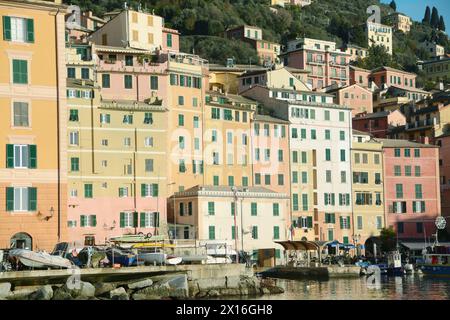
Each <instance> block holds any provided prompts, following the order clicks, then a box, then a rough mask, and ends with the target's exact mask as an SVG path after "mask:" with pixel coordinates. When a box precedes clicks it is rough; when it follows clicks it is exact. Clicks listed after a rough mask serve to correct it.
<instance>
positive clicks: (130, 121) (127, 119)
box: [122, 114, 133, 124]
mask: <svg viewBox="0 0 450 320" xmlns="http://www.w3.org/2000/svg"><path fill="white" fill-rule="evenodd" d="M122 122H123V123H125V124H133V115H132V114H126V115H124V116H123V120H122Z"/></svg>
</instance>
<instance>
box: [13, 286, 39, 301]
mask: <svg viewBox="0 0 450 320" xmlns="http://www.w3.org/2000/svg"><path fill="white" fill-rule="evenodd" d="M38 289H39V288H37V287H30V288H22V289H18V290H14V291H12V292H11V293H10V294H9V296H8V297H7V298H6V299H8V300H27V299H28V297H29V296H30V295H31V294H32V293H33V292H36V291H37V290H38Z"/></svg>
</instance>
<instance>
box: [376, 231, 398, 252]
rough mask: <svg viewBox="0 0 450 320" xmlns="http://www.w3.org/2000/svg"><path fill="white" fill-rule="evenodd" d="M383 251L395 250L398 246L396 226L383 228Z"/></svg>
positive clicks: (381, 235)
mask: <svg viewBox="0 0 450 320" xmlns="http://www.w3.org/2000/svg"><path fill="white" fill-rule="evenodd" d="M380 241H381V251H383V252H388V251H393V250H395V247H396V243H397V241H396V234H395V231H394V228H392V227H389V229H386V228H383V229H382V230H381V232H380Z"/></svg>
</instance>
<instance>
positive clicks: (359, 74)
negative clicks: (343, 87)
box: [350, 66, 370, 88]
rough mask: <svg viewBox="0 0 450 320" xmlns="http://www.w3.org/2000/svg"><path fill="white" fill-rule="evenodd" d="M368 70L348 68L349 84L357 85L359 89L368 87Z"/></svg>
mask: <svg viewBox="0 0 450 320" xmlns="http://www.w3.org/2000/svg"><path fill="white" fill-rule="evenodd" d="M369 77H370V70H366V69H362V68H358V67H355V66H350V84H358V85H360V86H361V87H364V88H368V87H369Z"/></svg>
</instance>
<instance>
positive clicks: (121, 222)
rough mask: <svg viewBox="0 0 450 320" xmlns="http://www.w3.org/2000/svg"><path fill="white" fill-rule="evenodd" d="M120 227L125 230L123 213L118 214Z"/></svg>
mask: <svg viewBox="0 0 450 320" xmlns="http://www.w3.org/2000/svg"><path fill="white" fill-rule="evenodd" d="M120 227H121V228H125V212H121V213H120Z"/></svg>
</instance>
